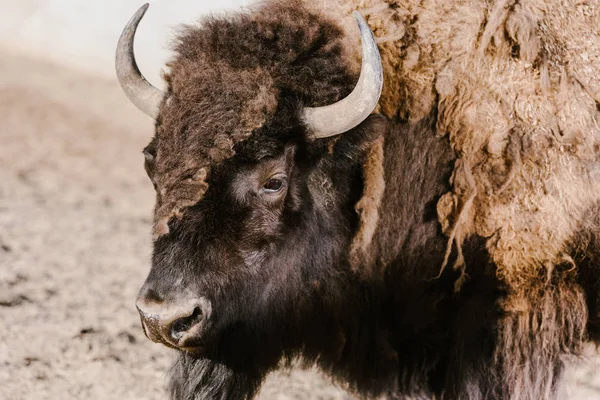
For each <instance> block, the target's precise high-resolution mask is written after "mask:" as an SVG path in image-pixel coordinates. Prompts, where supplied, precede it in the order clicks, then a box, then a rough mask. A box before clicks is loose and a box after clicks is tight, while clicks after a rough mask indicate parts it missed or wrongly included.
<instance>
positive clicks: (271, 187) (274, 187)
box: [263, 176, 285, 193]
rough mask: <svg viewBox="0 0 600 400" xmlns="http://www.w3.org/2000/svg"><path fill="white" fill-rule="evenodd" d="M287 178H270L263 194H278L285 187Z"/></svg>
mask: <svg viewBox="0 0 600 400" xmlns="http://www.w3.org/2000/svg"><path fill="white" fill-rule="evenodd" d="M284 184H285V178H284V177H279V176H278V177H273V178H269V180H268V181H267V182H265V184H264V186H263V192H265V193H277V192H279V191H281V189H283V187H284V186H285V185H284Z"/></svg>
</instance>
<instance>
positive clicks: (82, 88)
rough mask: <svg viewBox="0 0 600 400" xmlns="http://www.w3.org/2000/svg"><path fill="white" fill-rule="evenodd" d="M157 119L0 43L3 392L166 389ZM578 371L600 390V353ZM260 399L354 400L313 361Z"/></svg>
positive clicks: (579, 386) (156, 393) (579, 381)
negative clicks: (147, 155) (152, 172)
mask: <svg viewBox="0 0 600 400" xmlns="http://www.w3.org/2000/svg"><path fill="white" fill-rule="evenodd" d="M151 132H152V124H151V121H149V120H148V119H147V118H146V117H145V116H143V115H141V113H139V112H138V111H137V110H135V109H134V107H133V106H131V105H130V104H129V103H128V102H127V100H126V99H125V97H124V95H122V94H121V92H120V90H119V88H118V86H117V84H116V82H115V81H108V80H103V79H100V78H95V77H91V76H87V75H85V74H82V73H79V72H75V71H71V70H68V69H65V68H62V67H58V66H55V65H51V64H47V63H44V62H41V61H37V60H33V59H30V58H27V57H25V56H22V55H17V54H15V53H10V52H8V51H6V50H3V49H0V399H1V400H21V399H36V400H44V399H65V400H69V399H101V400H104V399H119V400H128V399H132V400H133V399H136V400H137V399H148V400H158V399H166V398H167V396H166V394H165V390H164V386H165V372H166V370H167V369H168V367H169V364H170V360H171V358H172V357H173V353H172V352H171V350H168V349H166V348H164V347H162V346H160V345H156V344H153V343H151V342H150V341H148V340H147V339H146V338H145V337H144V335H143V333H142V330H141V328H140V324H139V319H138V317H137V313H136V311H135V308H134V299H135V295H136V292H137V290H138V288H139V286H140V285H141V283H142V282H143V280H144V278H145V275H146V273H147V271H148V268H149V254H150V246H151V241H150V233H149V232H150V216H151V210H152V206H153V190H152V186H151V184H150V182H149V181H148V179H147V177H146V176H145V173H144V169H143V166H142V160H143V156H142V154H141V150H142V148H143V147H144V145H145V144H146V143H147V142H148V141H149V139H150V136H151ZM579 364H581V365H580V366H578V367H577V368H570V369H569V370H568V372H567V374H566V375H567V376H566V378H565V379H566V381H567V392H566V394H565V398H569V399H577V400H583V399H600V370H599V368H598V367H600V358H599V357H598V355H597V354H596V353H595V352H594V351H593V350H592V349H589V351H588V354H587V357H586V360H584V361H583V362H580V363H579ZM260 398H261V399H281V400H283V399H314V400H316V399H351V398H352V397H351V396H349V395H347V394H345V393H344V392H343V391H342V390H340V389H338V388H336V387H334V386H332V385H331V384H330V383H329V382H328V380H327V379H326V378H323V377H321V376H320V375H318V374H317V373H316V372H314V371H299V370H294V371H291V372H285V373H277V374H273V375H272V376H270V377H269V379H268V380H267V383H266V384H265V386H264V387H263V390H262V392H261V394H260Z"/></svg>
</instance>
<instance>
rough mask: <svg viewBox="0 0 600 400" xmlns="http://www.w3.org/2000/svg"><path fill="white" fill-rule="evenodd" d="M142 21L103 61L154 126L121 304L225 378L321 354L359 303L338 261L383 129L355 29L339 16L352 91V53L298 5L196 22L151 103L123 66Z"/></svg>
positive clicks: (372, 56)
mask: <svg viewBox="0 0 600 400" xmlns="http://www.w3.org/2000/svg"><path fill="white" fill-rule="evenodd" d="M147 7H148V6H147V5H146V6H143V7H142V8H141V9H140V10H139V11H138V12H137V13H136V14H135V15H134V16H133V18H132V19H131V20H130V21H129V23H128V24H127V26H126V27H125V29H124V31H123V34H122V36H121V39H120V40H119V44H118V48H117V54H116V69H117V76H118V78H119V82H120V83H121V86H122V88H123V89H124V91H125V93H126V95H127V96H128V97H129V98H130V99H131V101H132V102H133V103H134V104H135V105H136V106H137V107H138V108H140V109H141V110H142V111H144V112H145V113H146V114H148V115H149V116H151V117H152V118H154V119H155V120H156V135H155V138H154V139H153V141H152V142H151V143H150V145H149V146H148V147H147V149H146V150H145V155H146V169H147V171H148V174H149V175H150V178H151V180H152V182H153V183H154V185H155V188H156V191H157V204H156V210H155V226H154V234H155V235H154V236H155V242H154V254H153V262H152V269H151V272H150V274H149V276H148V278H147V280H146V282H145V284H144V285H143V287H142V289H141V290H140V293H139V298H138V301H137V307H138V309H139V311H140V315H141V317H142V322H143V325H144V330H145V332H146V334H147V335H148V337H149V338H150V339H152V340H154V341H157V342H161V343H164V344H166V345H168V346H171V347H175V348H178V349H182V350H185V353H183V354H186V357H189V355H190V354H192V355H193V356H192V357H196V356H200V355H201V356H202V357H204V358H194V359H195V360H200V359H204V360H207V359H209V360H211V361H217V362H219V363H221V364H225V365H227V366H228V367H229V368H230V369H231V370H232V371H233V370H234V371H240V370H248V369H253V370H261V371H262V372H264V371H265V368H267V369H268V367H272V366H274V365H275V364H276V363H277V362H278V360H279V359H280V358H281V356H282V355H289V356H292V355H294V352H295V351H300V350H302V351H304V352H305V353H306V352H307V351H308V350H307V349H309V348H313V349H314V348H315V344H316V343H321V345H320V346H321V349H323V348H326V349H327V351H329V350H331V351H336V350H335V349H336V346H337V345H336V344H334V343H333V342H334V341H335V340H337V339H338V338H333V339H334V340H329V339H326V338H324V336H326V335H329V334H331V333H332V332H333V334H334V335H335V332H338V331H339V330H338V329H337V328H338V327H339V326H340V325H341V324H343V323H344V322H342V321H352V320H354V319H353V318H348V313H350V312H351V311H350V309H351V308H352V307H351V305H348V307H346V306H345V305H346V304H347V301H346V300H347V299H349V298H350V299H351V298H356V297H357V296H356V292H360V290H361V289H360V285H357V284H355V283H356V282H355V280H354V277H353V274H352V273H351V272H350V268H349V267H348V260H347V258H348V254H349V252H348V249H349V245H350V242H351V241H352V237H353V234H354V233H355V232H356V230H357V226H358V218H357V215H356V212H355V211H354V206H355V204H356V203H357V201H358V200H359V198H360V197H361V194H362V170H361V165H362V164H363V163H364V161H365V153H366V150H367V148H369V143H372V141H373V140H374V139H375V138H377V137H379V136H380V135H381V133H382V131H383V130H384V129H383V127H382V126H381V125H380V121H381V120H380V119H378V118H377V117H375V116H370V117H369V115H370V114H371V113H372V112H373V110H374V108H375V107H376V105H377V104H378V101H379V96H380V94H381V89H382V84H383V73H382V66H381V60H380V56H379V52H378V49H377V44H376V42H375V38H374V37H373V35H372V33H371V31H370V30H369V27H368V25H367V23H366V21H365V20H364V19H363V18H362V17H361V16H360V15H359V14H358V13H355V17H356V19H357V22H358V26H359V30H360V38H361V43H362V61H361V63H362V66H361V70H360V75H359V76H358V77H357V76H356V73H355V72H356V69H355V68H354V67H353V63H351V62H349V60H350V58H349V57H350V55H351V54H354V51H353V50H352V49H351V48H344V46H346V44H349V43H351V42H352V41H348V40H346V38H345V37H344V34H343V31H342V30H341V29H340V28H339V27H338V26H337V25H335V24H333V23H332V22H331V21H329V20H327V19H324V18H322V17H321V16H319V15H316V14H313V13H311V12H310V11H309V10H304V9H303V8H301V7H300V6H299V4H296V3H294V4H293V5H289V6H288V5H285V4H284V3H281V4H280V5H277V7H276V8H275V9H273V10H271V12H273V14H270V13H266V14H265V15H264V16H261V15H259V14H260V12H259V13H257V14H256V15H253V16H245V15H240V16H238V17H235V18H233V19H231V20H230V19H224V20H216V19H208V20H207V21H205V25H204V26H203V27H201V28H198V29H192V28H190V29H185V30H184V33H183V34H182V35H181V37H180V38H179V44H178V45H177V48H176V53H177V56H176V57H175V59H174V60H173V61H172V62H171V63H170V64H169V72H168V74H167V83H168V91H167V92H162V91H160V90H158V89H157V88H155V87H153V86H152V85H150V84H149V83H148V82H147V81H146V80H145V79H144V77H143V76H142V75H141V74H140V71H139V69H138V68H137V65H136V62H135V57H134V52H133V40H134V36H135V31H136V28H137V26H138V24H139V23H140V21H141V19H142V17H143V15H144V13H145V11H146V9H147ZM284 20H285V21H288V22H287V23H283V22H281V21H284ZM357 78H358V80H357ZM352 291H354V292H352ZM349 292H352V293H349ZM340 305H344V306H340ZM340 313H342V314H346V315H345V316H344V317H342V316H341V315H339V314H340ZM325 342H327V343H328V344H325V345H323V343H325ZM316 353H317V352H316V351H315V352H314V353H313V357H314V356H315V355H316ZM221 364H219V365H221ZM197 365H200V363H199V364H197ZM203 365H204V364H203ZM206 365H208V364H206ZM194 368H195V367H189V368H188V367H186V368H185V369H186V370H192V369H194ZM207 368H208V367H207ZM206 370H208V369H206ZM215 371H216V370H215ZM218 375H219V376H223V374H218ZM254 380H255V381H260V377H258V375H256V376H254ZM234 386H235V384H234ZM215 390H216V389H215ZM219 390H220V391H221V392H222V391H223V390H221V389H219ZM175 397H176V398H181V397H182V396H175ZM199 398H204V397H202V396H200V397H199ZM205 398H213V397H212V396H209V395H206V396H205ZM221 398H225V397H221Z"/></svg>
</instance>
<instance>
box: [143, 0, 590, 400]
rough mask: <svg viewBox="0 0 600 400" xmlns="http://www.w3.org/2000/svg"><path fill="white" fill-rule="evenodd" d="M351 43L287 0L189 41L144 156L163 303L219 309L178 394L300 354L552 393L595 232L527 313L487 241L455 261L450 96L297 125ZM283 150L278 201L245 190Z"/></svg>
mask: <svg viewBox="0 0 600 400" xmlns="http://www.w3.org/2000/svg"><path fill="white" fill-rule="evenodd" d="M342 39H343V38H342V33H341V31H340V30H339V29H338V28H336V26H335V24H333V23H331V22H330V21H327V20H325V19H323V18H321V17H319V16H318V15H315V14H312V13H310V12H308V11H306V10H304V9H303V8H302V7H300V6H299V5H298V4H296V3H292V4H291V5H289V6H286V5H283V4H282V3H279V2H272V3H267V4H266V5H265V6H264V7H263V8H262V9H260V10H259V12H256V13H254V14H250V15H238V16H232V17H228V18H223V19H208V20H206V21H204V23H203V25H202V27H200V28H196V27H188V28H185V29H184V31H183V32H182V34H181V35H180V40H179V42H178V44H177V46H176V50H177V56H176V58H175V59H174V60H173V62H172V63H171V64H170V73H169V74H168V82H169V94H168V96H167V98H166V100H165V102H164V104H163V106H162V109H161V113H160V116H159V118H158V120H157V124H156V136H155V138H154V139H153V141H152V142H151V144H150V145H149V146H148V147H147V149H146V151H145V152H146V156H147V163H146V168H147V170H148V172H149V175H150V177H151V179H152V181H153V182H154V184H155V186H156V188H157V208H156V220H155V221H156V225H155V234H156V235H155V236H156V241H155V246H154V256H153V266H152V270H151V272H150V275H149V276H148V279H147V282H146V285H153V288H154V290H155V291H156V292H157V293H160V294H161V296H162V297H163V298H164V299H175V300H176V298H177V293H178V292H183V291H192V292H194V293H197V294H198V296H206V297H208V298H210V299H211V301H212V302H213V307H214V310H213V311H214V316H215V317H214V319H212V320H211V322H210V326H209V327H208V328H207V329H206V331H205V332H204V333H203V334H202V336H201V337H199V338H197V341H198V343H197V344H198V345H201V346H202V351H198V352H196V353H184V352H182V353H181V355H180V357H179V360H178V361H177V363H176V365H175V366H174V368H173V370H172V376H171V383H170V388H171V394H172V398H173V399H184V400H192V399H197V400H199V399H245V398H251V397H252V396H253V395H254V394H255V392H256V391H257V389H258V388H259V387H260V383H261V382H262V379H263V378H264V377H265V375H266V374H267V373H268V372H269V371H271V370H273V369H275V368H277V367H279V366H281V365H282V364H283V365H285V364H286V363H288V362H290V361H291V360H293V359H294V358H296V357H301V358H302V359H303V360H304V361H305V362H306V363H307V364H311V363H316V364H317V365H318V366H319V367H320V368H322V369H323V370H324V371H326V372H327V373H328V374H330V375H331V376H332V377H333V378H334V379H335V380H337V381H338V382H340V383H343V384H345V385H348V387H349V388H350V389H351V390H353V391H355V392H357V393H359V394H361V395H365V396H370V395H372V396H376V395H381V394H387V395H389V396H390V397H392V398H402V397H403V396H411V395H412V396H433V395H435V396H444V397H445V398H455V399H465V398H470V399H504V398H510V397H511V396H513V395H514V394H515V393H517V394H519V393H520V395H522V394H523V393H526V396H529V395H530V394H531V395H532V396H534V397H531V398H532V399H534V398H536V397H535V395H539V397H537V398H542V397H544V396H546V397H547V396H549V394H548V393H550V392H554V391H555V389H556V385H557V382H558V376H559V375H560V370H561V365H562V364H561V361H560V356H561V355H562V354H565V353H570V352H576V351H577V350H578V348H579V346H580V344H581V342H582V340H583V339H584V337H585V335H586V332H585V325H586V324H587V323H589V324H590V327H593V326H595V324H597V323H598V322H597V321H598V317H597V304H598V297H597V293H598V291H597V280H590V279H586V278H585V277H586V276H587V277H588V278H589V277H594V276H596V275H595V271H596V265H597V262H596V260H598V255H599V254H600V249H598V246H597V239H596V237H595V236H587V235H583V236H581V237H586V238H587V239H586V240H584V241H581V240H579V239H578V238H574V240H573V243H574V244H573V249H574V250H573V251H572V253H573V257H575V258H577V259H578V260H582V263H583V262H584V261H585V262H587V267H586V268H583V269H582V270H581V272H579V271H576V270H572V271H570V272H568V273H567V274H566V275H565V270H567V269H568V263H566V264H565V269H556V271H554V272H551V273H550V274H548V276H544V277H540V279H541V280H543V281H544V284H542V285H538V284H537V283H536V282H534V283H532V286H531V287H534V288H539V287H543V288H544V290H543V291H541V292H535V293H529V292H528V293H526V294H527V301H524V303H523V304H524V306H523V307H522V308H519V304H518V303H517V302H515V299H518V298H519V297H518V296H519V293H514V292H511V291H510V290H511V289H510V288H507V287H505V286H504V285H503V284H502V283H501V282H500V281H499V280H498V279H497V277H496V274H497V268H496V266H495V265H494V263H493V262H492V261H491V259H490V257H489V255H488V253H487V251H486V248H485V240H484V239H483V238H480V237H476V236H474V237H470V238H465V242H464V244H463V247H462V248H461V251H462V253H459V252H457V249H455V248H454V249H452V251H451V253H450V254H449V263H448V265H454V261H455V260H457V259H460V258H461V257H464V261H465V262H464V265H465V266H466V267H465V268H466V269H465V270H464V271H462V272H461V271H454V270H453V269H452V268H446V269H444V270H443V271H442V273H440V267H441V265H442V264H443V263H444V260H445V259H446V258H447V257H446V248H447V237H446V236H445V235H444V234H443V233H442V232H441V229H440V226H439V224H438V219H437V214H436V204H437V202H438V200H439V199H440V197H441V196H442V195H443V194H444V193H447V192H448V191H449V190H450V184H449V182H450V177H451V174H452V170H453V168H454V162H455V154H454V153H453V151H452V149H451V147H450V145H449V143H448V140H447V139H446V138H442V137H440V136H439V135H436V131H435V129H436V121H437V114H436V110H435V109H434V110H432V111H431V112H430V114H429V115H427V116H425V117H424V118H422V119H421V120H420V121H416V122H412V123H410V124H408V123H405V122H403V121H394V120H390V119H388V118H386V117H384V116H380V115H372V116H371V117H369V118H368V119H367V120H366V121H365V122H363V123H362V124H361V125H359V126H358V127H357V128H355V129H352V130H351V131H349V132H346V133H345V134H343V135H341V137H339V138H335V139H330V140H317V141H313V140H309V139H308V138H307V132H306V130H305V128H304V126H303V124H302V122H301V121H300V120H299V115H300V113H299V111H300V110H301V108H302V107H303V106H304V105H311V106H317V105H324V104H328V103H332V102H334V101H336V100H338V99H339V98H341V97H343V96H345V95H346V94H348V93H349V92H350V90H351V89H352V87H353V85H354V83H355V81H356V75H355V74H354V73H353V72H352V71H351V67H350V66H349V64H348V62H347V60H346V59H345V56H344V53H343V49H342V47H341V46H342ZM382 140H383V157H384V158H383V160H382V162H383V164H382V166H383V172H384V175H383V181H384V182H385V191H384V193H383V197H382V199H381V204H380V207H379V210H378V212H379V223H378V224H377V229H376V231H375V232H374V235H373V237H372V240H370V242H369V243H370V245H369V248H368V251H367V253H368V259H369V262H370V263H372V264H373V265H369V266H368V267H371V266H375V267H376V268H373V269H372V270H371V269H369V271H374V272H377V273H369V274H362V273H360V272H361V271H360V270H359V271H357V268H356V265H355V264H356V260H355V259H351V258H350V256H349V254H350V248H351V246H352V243H353V241H354V240H355V238H356V235H357V233H358V232H360V229H361V227H362V226H364V225H363V223H364V222H365V221H361V217H362V214H361V215H359V214H357V204H359V202H360V200H361V199H363V198H365V196H367V197H368V196H370V194H371V193H366V191H367V190H370V189H369V188H372V187H375V186H373V185H372V182H371V181H369V182H366V181H365V180H366V179H370V178H368V177H369V176H370V175H371V172H372V171H377V170H378V168H376V167H375V168H371V169H366V168H365V165H368V164H369V161H372V159H369V158H368V157H369V154H374V153H373V149H374V147H373V146H374V145H376V144H377V143H381V141H382ZM378 154H379V153H378ZM271 164H274V165H279V167H278V168H280V169H285V171H286V173H287V176H288V186H287V188H286V191H285V194H284V195H283V196H282V197H281V198H276V199H269V200H267V199H265V198H263V197H261V195H260V194H257V192H255V191H252V190H250V189H247V188H246V187H247V186H252V185H253V184H255V183H256V182H254V181H253V180H252V179H254V178H252V179H250V178H248V176H263V175H265V174H268V171H269V168H272V167H271V166H270V165H271ZM369 171H371V172H369ZM265 176H266V175H265ZM258 182H259V183H260V181H258ZM358 209H359V210H363V208H361V207H358ZM367 222H368V221H367ZM582 229H583V230H585V231H586V232H587V231H589V229H587V230H586V228H585V227H583V228H582ZM366 267H367V265H365V268H366ZM565 276H567V277H568V278H565ZM459 278H460V279H462V280H463V281H464V283H463V284H462V286H461V287H460V290H459V291H457V290H456V285H455V283H456V281H457V279H459ZM175 282H178V283H177V286H175V285H176V284H175ZM524 293H525V292H524ZM531 299H534V300H531ZM508 301H509V302H508ZM586 301H587V305H586ZM507 302H508V303H507ZM588 307H589V308H590V310H593V311H594V312H595V313H596V314H595V315H594V316H593V318H592V319H590V320H589V322H588V318H587V308H588ZM523 376H526V377H527V378H526V379H525V380H519V379H521V378H522V377H523ZM526 396H525V397H526Z"/></svg>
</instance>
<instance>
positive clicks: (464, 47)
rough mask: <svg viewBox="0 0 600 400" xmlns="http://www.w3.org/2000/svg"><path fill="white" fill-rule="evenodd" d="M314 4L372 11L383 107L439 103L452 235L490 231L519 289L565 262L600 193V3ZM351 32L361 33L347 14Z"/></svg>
mask: <svg viewBox="0 0 600 400" xmlns="http://www.w3.org/2000/svg"><path fill="white" fill-rule="evenodd" d="M305 2H306V3H307V4H309V7H313V8H317V9H322V10H323V12H325V13H327V14H328V15H332V14H338V15H350V13H351V12H352V10H354V9H357V10H359V11H361V12H363V14H365V15H366V17H367V21H368V22H369V25H370V26H371V28H372V29H373V31H374V34H375V36H376V37H378V38H379V41H380V50H381V53H382V58H383V64H384V77H385V85H384V93H383V94H382V98H381V101H380V108H381V111H382V112H383V113H385V114H386V115H387V116H388V117H401V118H405V119H408V120H409V121H418V120H420V119H422V118H423V117H424V116H426V115H428V114H429V113H430V111H431V110H432V109H436V108H437V110H438V125H437V130H438V134H440V135H448V136H449V138H450V141H451V143H452V146H453V148H454V150H455V151H456V153H457V154H458V155H459V159H460V162H459V163H457V168H456V170H455V172H454V180H453V187H454V190H453V191H452V192H451V193H448V194H447V195H446V196H445V197H444V198H442V199H441V200H440V204H439V206H438V211H439V219H440V223H441V224H442V226H444V227H445V232H446V233H447V234H449V235H450V234H451V232H452V231H453V230H454V231H460V232H461V233H460V236H462V237H468V236H469V235H470V234H478V235H481V236H484V237H488V238H489V240H488V248H489V250H490V252H491V254H492V256H493V258H494V261H495V262H496V263H497V264H498V267H499V274H500V276H501V277H502V278H503V279H504V280H505V281H506V282H508V283H510V284H511V285H514V287H519V286H522V285H527V282H529V281H530V279H531V277H532V276H537V274H538V273H539V272H540V269H545V268H546V266H548V265H552V264H554V263H557V262H560V260H561V259H562V258H563V255H564V252H565V251H566V248H565V244H566V242H567V241H568V240H569V238H570V237H571V236H572V235H573V234H574V233H575V229H576V227H577V225H578V223H580V222H581V218H582V216H583V215H584V213H585V212H586V210H588V209H589V208H590V207H591V206H592V204H594V203H595V202H596V201H597V200H598V199H599V198H600V160H599V156H600V127H599V125H598V122H599V121H600V111H599V109H600V105H599V102H600V23H598V22H599V21H600V2H599V1H598V0H592V1H583V2H582V1H563V0H553V1H549V2H548V1H541V0H540V1H531V2H527V3H526V4H521V3H518V2H509V1H496V2H484V1H451V2H448V1H441V0H430V1H424V2H419V3H416V2H404V1H397V0H396V1H382V0H361V1H341V0H338V1H337V2H330V1H327V2H325V1H314V0H305ZM345 27H346V29H347V31H348V32H349V33H348V35H352V34H353V33H354V32H353V27H352V24H351V20H350V19H349V18H348V19H347V21H345ZM464 166H466V167H467V168H464ZM467 170H468V171H469V173H470V174H472V175H473V180H474V182H475V187H474V188H473V187H469V185H468V183H467V182H469V181H471V179H468V178H467V176H466V175H465V174H466V173H467V172H466V171H467ZM473 190H474V191H475V197H474V199H473V201H472V202H469V201H468V200H469V199H468V197H469V196H470V195H471V193H472V192H473ZM467 203H472V204H469V208H470V210H463V213H464V214H465V215H464V216H463V217H461V218H458V212H459V210H461V209H462V206H459V205H461V204H467ZM457 221H459V224H458V226H456V222H457Z"/></svg>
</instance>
